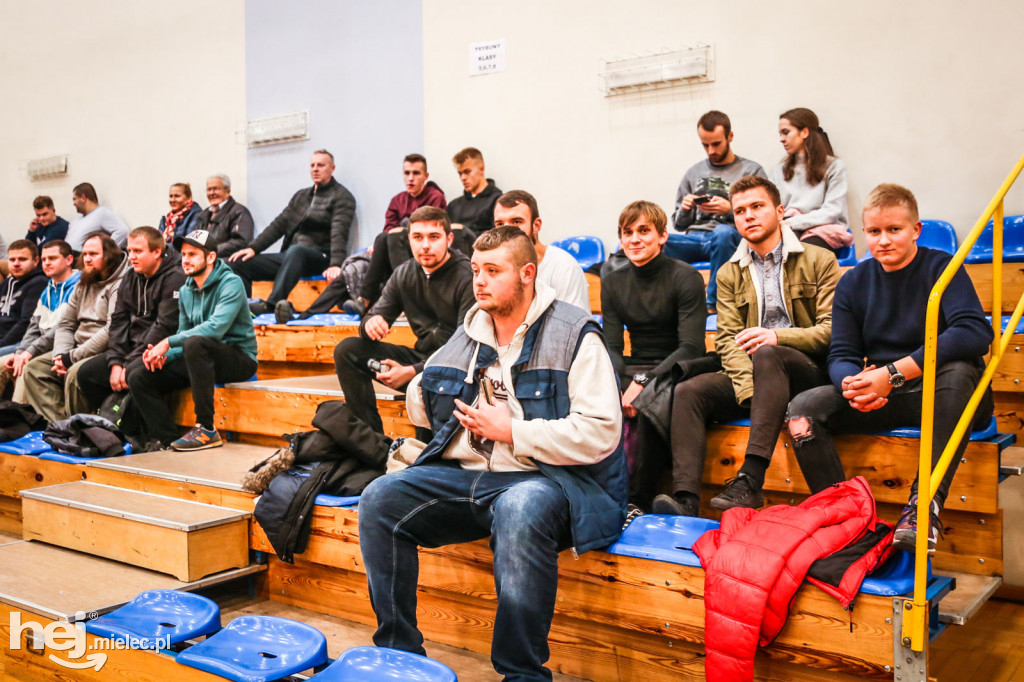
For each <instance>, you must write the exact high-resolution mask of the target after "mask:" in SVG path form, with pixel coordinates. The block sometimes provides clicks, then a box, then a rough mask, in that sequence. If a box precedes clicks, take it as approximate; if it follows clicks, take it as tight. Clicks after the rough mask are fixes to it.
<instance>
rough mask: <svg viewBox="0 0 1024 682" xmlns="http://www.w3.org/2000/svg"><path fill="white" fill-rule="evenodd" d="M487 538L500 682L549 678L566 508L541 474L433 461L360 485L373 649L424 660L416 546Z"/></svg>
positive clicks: (551, 483)
mask: <svg viewBox="0 0 1024 682" xmlns="http://www.w3.org/2000/svg"><path fill="white" fill-rule="evenodd" d="M488 536H490V547H491V552H492V553H493V555H494V584H495V588H496V591H497V594H498V609H497V614H496V616H495V619H494V633H493V635H492V642H491V663H492V664H493V665H494V669H495V670H497V671H498V672H499V673H500V674H502V675H504V676H505V679H506V680H550V679H551V671H549V670H548V669H547V668H545V667H544V663H545V662H546V661H547V660H548V656H549V651H548V630H550V628H551V618H552V615H553V614H554V609H555V593H556V591H557V588H558V552H559V551H560V550H562V549H565V548H567V547H569V546H570V544H571V543H570V532H569V501H568V499H567V498H566V497H565V494H564V493H563V492H562V489H561V488H560V487H559V486H558V484H557V483H555V482H554V481H551V480H550V479H548V478H546V477H545V476H544V475H543V474H541V473H539V472H513V473H494V472H486V471H467V470H464V469H462V468H461V467H460V466H459V465H458V464H457V463H455V462H439V463H432V464H424V465H421V466H416V467H410V468H408V469H405V470H403V471H399V472H397V473H394V474H388V475H386V476H382V477H381V478H378V479H377V480H375V481H374V482H373V483H371V484H370V485H369V486H368V487H367V488H366V490H365V491H364V492H363V494H362V497H361V498H360V500H359V547H360V549H361V550H362V553H363V562H364V563H365V564H366V577H367V580H368V582H369V585H370V601H371V603H372V604H373V610H374V612H375V613H376V614H377V632H375V633H374V635H373V642H374V644H376V645H377V646H384V647H391V648H394V649H402V650H403V651H411V652H413V653H417V654H424V653H425V652H424V650H423V635H421V634H420V631H419V630H418V629H417V627H416V583H417V580H418V577H419V555H418V549H417V546H422V547H441V546H443V545H448V544H454V543H459V542H471V541H473V540H479V539H481V538H485V537H488Z"/></svg>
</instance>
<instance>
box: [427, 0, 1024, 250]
mask: <svg viewBox="0 0 1024 682" xmlns="http://www.w3.org/2000/svg"><path fill="white" fill-rule="evenodd" d="M1022 25H1024V3H1009V2H1002V1H999V0H981V1H979V2H972V3H963V2H957V1H955V0H937V1H928V2H926V1H924V0H912V1H905V2H888V1H885V0H865V1H862V2H856V3H845V2H838V1H835V0H827V1H826V0H780V1H778V2H770V3H754V2H744V3H712V4H708V3H707V2H696V1H695V0H633V1H632V2H620V1H618V0H560V1H559V2H544V1H542V0H494V1H492V2H486V3H482V2H479V0H424V73H425V106H424V108H425V111H426V119H425V120H426V142H427V154H428V156H429V157H430V158H432V159H434V158H435V157H436V158H437V159H438V160H440V159H448V158H450V157H451V155H452V154H453V153H454V152H455V151H457V150H458V149H460V148H462V147H464V146H467V145H473V146H477V147H479V148H480V149H481V150H482V151H483V152H484V156H485V158H486V161H487V169H488V174H489V175H490V176H491V177H494V178H495V179H496V180H497V181H498V184H499V186H500V187H501V188H502V189H506V190H508V189H514V188H522V189H526V190H529V191H531V192H533V193H534V194H535V195H536V196H537V198H538V202H539V205H540V211H541V215H542V216H543V218H544V225H545V227H544V239H545V241H551V240H554V239H557V238H560V237H564V236H569V235H572V234H598V235H601V236H602V237H604V238H605V241H606V243H612V242H614V240H615V237H614V234H615V226H616V220H617V217H618V214H619V211H620V210H621V209H622V208H623V207H624V206H625V205H626V204H627V203H629V202H630V201H633V200H635V199H640V198H645V199H650V200H653V201H657V202H658V203H660V204H661V205H662V206H663V207H664V208H665V209H666V211H667V212H669V213H671V210H672V202H673V199H674V193H675V188H676V186H677V185H678V182H679V179H680V178H681V176H682V174H683V172H684V171H685V169H686V168H687V167H689V166H690V165H692V164H693V163H695V162H697V161H698V160H700V159H701V158H702V154H703V150H702V149H701V147H700V145H699V142H698V139H697V136H696V132H695V127H696V121H697V119H698V118H699V116H700V115H701V114H702V113H703V112H705V111H707V110H709V109H713V108H714V109H721V110H723V111H725V112H726V113H728V114H729V116H730V117H731V118H732V121H733V128H734V131H735V134H736V140H735V143H734V148H735V149H736V150H737V152H738V153H739V154H741V155H743V156H747V157H750V158H753V159H755V160H757V161H759V162H760V163H762V164H763V165H765V166H766V167H767V166H768V165H770V164H773V163H776V162H777V161H778V160H779V158H780V157H781V155H782V148H781V146H780V145H779V143H778V140H777V133H776V126H777V121H778V115H779V114H780V113H781V112H783V111H785V110H786V109H789V108H792V107H796V106H805V107H809V108H811V109H813V110H815V112H817V113H818V115H819V117H820V119H821V121H822V126H823V127H824V128H825V130H826V131H827V132H828V133H829V135H830V138H831V140H832V143H833V146H834V147H835V150H836V153H837V154H838V155H839V156H841V157H843V158H844V159H845V161H846V163H847V166H848V167H849V171H850V195H849V202H850V209H851V217H852V218H853V225H854V228H855V233H856V232H857V229H856V228H858V227H859V214H860V206H861V203H862V202H863V198H864V196H865V195H866V194H867V192H868V191H870V189H871V188H872V187H874V186H875V185H876V184H877V183H879V182H899V183H902V184H905V185H907V186H908V187H910V188H911V189H912V190H913V191H914V192H915V193H916V194H917V196H918V200H919V202H920V204H921V209H922V214H923V216H924V217H931V218H942V219H946V220H949V221H950V222H952V223H953V224H954V225H955V226H956V227H957V229H958V231H959V232H960V233H961V234H963V233H964V232H966V231H967V229H969V227H970V226H971V225H972V224H973V222H974V221H975V220H976V219H977V217H978V215H979V214H980V213H981V211H982V209H983V208H984V206H985V205H986V204H987V203H988V201H989V199H990V198H991V196H992V194H993V193H994V192H995V190H996V189H997V187H998V185H999V183H1000V182H1001V180H1002V179H1003V177H1004V176H1005V175H1006V174H1007V173H1008V172H1009V170H1010V169H1011V167H1012V166H1013V164H1014V163H1015V161H1016V160H1017V158H1018V156H1019V155H1020V154H1021V153H1022V152H1024V126H1022V125H1021V112H1022V111H1024V91H1022V90H1021V89H1020V88H1019V87H1018V85H1019V82H1020V77H1019V68H1020V60H1019V42H1020V39H1019V33H1020V27H1021V26H1022ZM499 38H504V39H506V44H507V47H506V49H507V62H508V67H507V70H506V71H505V72H504V73H497V74H491V75H486V76H477V77H472V78H471V77H469V76H468V74H467V71H468V66H467V62H468V57H467V53H468V44H469V43H471V42H478V41H485V40H492V39H499ZM698 42H704V43H710V44H713V45H714V47H715V57H716V74H717V79H716V80H715V81H714V82H712V83H707V84H702V85H696V86H692V87H682V88H675V89H671V90H663V91H659V92H649V93H646V94H636V95H625V96H617V97H612V98H605V97H604V95H603V93H602V92H601V91H600V89H599V85H600V80H599V78H598V72H599V71H600V70H601V68H602V64H601V60H602V59H614V58H621V57H628V56H632V55H638V54H644V53H648V52H653V51H659V50H661V49H665V48H667V49H680V48H682V47H685V46H689V45H694V44H696V43H698ZM433 168H434V173H433V174H432V176H433V178H434V179H435V180H437V181H438V182H439V183H440V184H441V185H442V187H443V188H444V189H445V191H446V192H448V193H449V196H452V193H453V192H455V191H457V190H458V189H459V184H458V179H457V177H456V176H455V173H454V171H452V170H450V167H449V168H448V169H442V167H441V166H440V165H439V164H437V163H436V162H435V165H434V166H433ZM1007 209H1008V213H1021V212H1024V190H1018V191H1015V193H1014V194H1013V195H1012V200H1011V201H1010V202H1009V205H1008V207H1007ZM858 241H859V242H860V247H859V248H860V250H863V240H862V239H860V237H858Z"/></svg>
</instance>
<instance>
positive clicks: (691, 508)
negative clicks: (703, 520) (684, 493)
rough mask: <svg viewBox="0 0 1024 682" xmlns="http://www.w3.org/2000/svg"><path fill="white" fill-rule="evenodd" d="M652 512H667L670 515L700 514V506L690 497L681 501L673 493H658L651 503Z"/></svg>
mask: <svg viewBox="0 0 1024 682" xmlns="http://www.w3.org/2000/svg"><path fill="white" fill-rule="evenodd" d="M651 513H652V514H667V515H669V516H700V508H699V507H698V506H697V503H696V502H694V501H693V500H690V499H684V500H683V501H681V502H680V501H679V500H677V499H676V498H674V497H672V496H671V495H658V496H657V497H655V498H654V503H653V504H651Z"/></svg>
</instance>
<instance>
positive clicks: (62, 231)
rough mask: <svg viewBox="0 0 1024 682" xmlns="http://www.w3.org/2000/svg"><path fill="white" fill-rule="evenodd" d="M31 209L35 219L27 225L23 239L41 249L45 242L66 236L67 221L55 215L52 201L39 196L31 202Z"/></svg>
mask: <svg viewBox="0 0 1024 682" xmlns="http://www.w3.org/2000/svg"><path fill="white" fill-rule="evenodd" d="M32 209H33V210H34V211H35V212H36V217H35V218H33V219H32V222H31V223H29V225H28V233H27V234H26V235H25V239H27V240H29V241H30V242H32V243H33V244H35V245H36V247H37V248H41V247H42V246H43V244H45V243H47V242H50V241H53V240H54V239H64V238H65V237H66V236H67V234H68V221H66V220H64V219H63V218H61V217H60V216H59V215H57V210H56V209H55V208H54V207H53V199H51V198H50V197H48V196H46V195H45V194H41V195H39V196H38V197H36V198H35V199H33V200H32Z"/></svg>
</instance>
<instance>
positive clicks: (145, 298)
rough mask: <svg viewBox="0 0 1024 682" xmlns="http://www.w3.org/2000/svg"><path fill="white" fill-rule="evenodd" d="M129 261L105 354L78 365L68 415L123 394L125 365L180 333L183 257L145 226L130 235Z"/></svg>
mask: <svg viewBox="0 0 1024 682" xmlns="http://www.w3.org/2000/svg"><path fill="white" fill-rule="evenodd" d="M128 262H129V263H130V264H131V269H130V270H128V271H127V272H126V273H125V276H124V278H123V279H122V280H121V285H120V288H119V289H118V292H117V304H116V305H115V306H114V312H113V314H112V315H111V317H110V341H109V344H108V347H107V350H106V352H104V353H100V354H98V355H94V356H93V357H91V358H89V359H88V360H86V361H85V362H84V363H83V364H82V367H81V368H80V369H79V370H78V375H77V377H76V381H75V383H76V386H75V388H74V389H72V388H69V389H68V391H67V393H68V407H69V410H68V411H69V412H70V413H71V414H76V413H79V412H92V411H94V410H96V409H98V408H99V406H100V405H101V404H102V403H103V401H104V399H106V397H107V396H109V395H110V394H111V393H116V392H119V391H127V390H128V381H127V377H126V368H127V367H128V365H130V364H131V363H132V362H133V361H134V360H136V359H139V358H141V357H142V353H143V351H145V350H146V349H147V348H149V347H150V346H152V345H155V344H156V343H157V342H158V341H160V340H161V339H165V338H167V337H168V336H170V335H171V334H173V333H174V332H175V331H177V329H178V290H179V289H181V286H182V285H183V284H184V283H185V273H184V272H182V269H181V256H179V255H178V252H177V251H175V250H174V249H173V248H169V247H168V244H167V242H166V241H165V240H164V238H163V235H162V234H161V233H160V230H158V229H156V228H154V227H149V226H148V225H147V226H143V227H136V228H135V229H134V230H132V231H131V232H129V233H128ZM75 389H77V390H75ZM141 440H142V442H145V439H141Z"/></svg>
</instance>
